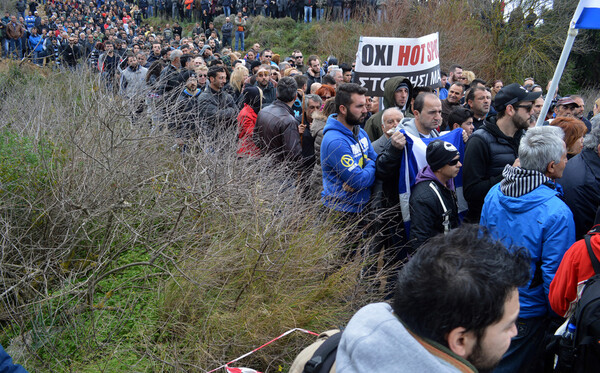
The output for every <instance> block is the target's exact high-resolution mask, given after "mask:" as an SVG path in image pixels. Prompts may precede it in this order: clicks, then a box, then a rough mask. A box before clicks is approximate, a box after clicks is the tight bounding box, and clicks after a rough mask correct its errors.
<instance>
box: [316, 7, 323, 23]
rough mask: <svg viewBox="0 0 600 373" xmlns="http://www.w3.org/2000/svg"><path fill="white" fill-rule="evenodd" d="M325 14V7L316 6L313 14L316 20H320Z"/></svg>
mask: <svg viewBox="0 0 600 373" xmlns="http://www.w3.org/2000/svg"><path fill="white" fill-rule="evenodd" d="M324 15H325V8H317V12H316V14H315V16H316V17H317V21H320V20H321V19H322V18H323V16H324Z"/></svg>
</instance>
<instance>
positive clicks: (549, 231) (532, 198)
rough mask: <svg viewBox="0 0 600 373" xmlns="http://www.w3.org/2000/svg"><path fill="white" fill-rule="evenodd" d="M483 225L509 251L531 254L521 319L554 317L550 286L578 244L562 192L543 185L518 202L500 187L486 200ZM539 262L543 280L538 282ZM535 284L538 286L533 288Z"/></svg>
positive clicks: (518, 199) (521, 197)
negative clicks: (513, 248) (523, 250)
mask: <svg viewBox="0 0 600 373" xmlns="http://www.w3.org/2000/svg"><path fill="white" fill-rule="evenodd" d="M480 224H481V225H482V226H484V227H486V228H488V229H489V230H490V233H491V234H492V236H493V237H495V238H496V239H499V240H501V241H502V242H503V243H504V244H505V245H506V246H507V247H508V246H511V245H514V246H519V247H525V248H527V249H528V250H529V254H530V255H531V264H530V274H531V280H530V282H529V283H528V284H527V285H526V286H524V287H522V288H519V302H520V303H521V311H520V313H519V317H520V318H524V319H528V318H532V317H538V316H546V315H549V314H551V313H553V312H552V310H551V308H550V305H549V303H548V292H549V289H550V283H551V282H552V279H553V278H554V274H555V273H556V270H557V269H558V265H559V264H560V262H561V260H562V257H563V255H564V253H565V252H566V251H567V249H568V248H569V247H571V245H572V244H573V243H574V242H575V223H574V222H573V214H572V213H571V210H569V207H567V205H566V204H565V203H564V202H563V201H562V200H561V199H560V198H559V192H558V191H557V190H555V189H552V188H550V187H548V186H546V185H540V186H539V187H537V188H535V189H534V190H532V191H531V192H529V193H527V194H524V195H522V196H520V197H517V198H515V197H509V196H507V195H505V194H504V193H503V192H502V191H501V190H500V183H498V184H496V185H494V186H493V187H492V189H491V190H490V191H489V193H488V194H487V196H486V197H485V202H484V204H483V210H482V212H481V220H480ZM538 262H539V264H540V266H541V273H540V274H541V279H539V278H535V279H534V277H535V276H534V274H535V272H536V264H537V263H538ZM539 272H540V271H538V273H539ZM534 280H535V282H536V283H537V284H538V285H537V286H536V284H533V285H534V286H531V285H532V282H533V281H534Z"/></svg>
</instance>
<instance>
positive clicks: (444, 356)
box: [394, 313, 477, 373]
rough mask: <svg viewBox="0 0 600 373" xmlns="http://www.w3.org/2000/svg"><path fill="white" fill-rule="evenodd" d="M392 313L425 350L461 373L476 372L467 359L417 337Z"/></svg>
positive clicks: (433, 342)
mask: <svg viewBox="0 0 600 373" xmlns="http://www.w3.org/2000/svg"><path fill="white" fill-rule="evenodd" d="M394 315H395V316H396V318H397V319H398V320H399V321H400V322H401V323H402V325H404V328H406V331H407V332H408V333H409V334H410V335H411V336H412V337H413V338H414V339H415V340H416V341H417V342H419V343H420V344H421V346H423V347H424V348H425V349H426V350H427V352H429V353H430V354H432V355H433V356H435V357H437V358H438V359H441V360H444V361H445V362H447V363H449V364H452V366H454V367H455V368H456V369H457V370H458V371H459V372H461V373H477V368H475V367H474V366H473V365H472V364H471V363H469V362H468V361H467V360H465V359H463V358H462V357H460V356H458V355H457V354H455V353H454V352H453V351H452V350H450V349H449V348H448V347H446V346H443V345H441V344H439V343H437V342H435V341H432V340H430V339H427V338H422V337H419V336H418V335H416V334H415V333H414V332H413V331H412V330H410V328H409V327H408V326H407V325H406V324H405V323H403V322H402V320H400V318H399V317H398V315H396V314H395V313H394Z"/></svg>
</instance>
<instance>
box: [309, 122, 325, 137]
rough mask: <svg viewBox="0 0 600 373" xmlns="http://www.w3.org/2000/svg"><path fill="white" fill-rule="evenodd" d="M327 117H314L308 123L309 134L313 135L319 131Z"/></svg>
mask: <svg viewBox="0 0 600 373" xmlns="http://www.w3.org/2000/svg"><path fill="white" fill-rule="evenodd" d="M326 121H327V118H318V119H317V118H314V119H313V122H312V123H311V124H310V134H311V135H312V136H313V137H315V136H316V135H317V133H319V131H322V130H323V129H324V128H325V122H326Z"/></svg>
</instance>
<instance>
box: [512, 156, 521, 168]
mask: <svg viewBox="0 0 600 373" xmlns="http://www.w3.org/2000/svg"><path fill="white" fill-rule="evenodd" d="M512 166H513V167H521V160H520V159H519V158H517V159H515V163H513V165H512Z"/></svg>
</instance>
